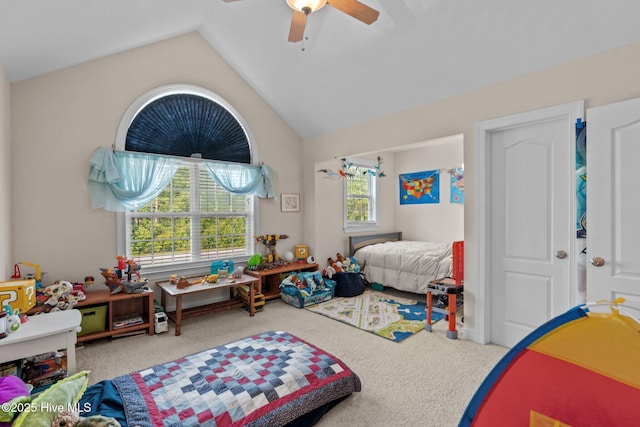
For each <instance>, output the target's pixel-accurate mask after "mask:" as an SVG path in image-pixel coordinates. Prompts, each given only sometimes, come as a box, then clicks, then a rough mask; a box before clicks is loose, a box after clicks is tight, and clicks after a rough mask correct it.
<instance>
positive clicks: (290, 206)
mask: <svg viewBox="0 0 640 427" xmlns="http://www.w3.org/2000/svg"><path fill="white" fill-rule="evenodd" d="M280 210H281V211H282V212H300V194H297V193H281V194H280Z"/></svg>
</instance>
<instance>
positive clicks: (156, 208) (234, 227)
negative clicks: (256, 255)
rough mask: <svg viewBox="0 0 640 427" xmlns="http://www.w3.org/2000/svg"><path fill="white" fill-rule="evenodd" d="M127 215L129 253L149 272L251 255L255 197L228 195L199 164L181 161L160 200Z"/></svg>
mask: <svg viewBox="0 0 640 427" xmlns="http://www.w3.org/2000/svg"><path fill="white" fill-rule="evenodd" d="M125 215H126V218H127V221H126V238H127V254H128V255H129V256H131V257H133V258H135V259H136V260H139V262H140V263H141V264H142V265H144V266H147V267H148V266H161V265H167V264H181V263H193V262H198V261H206V262H207V263H209V262H210V261H211V260H213V259H220V258H224V259H229V258H237V257H246V256H249V255H250V254H251V253H250V252H251V250H252V248H251V236H252V234H253V233H252V231H253V197H252V196H249V195H236V194H231V193H229V192H228V191H225V190H224V189H223V188H222V187H221V186H220V185H218V184H217V183H216V182H214V181H213V180H212V179H211V177H210V176H209V174H208V172H207V171H206V170H204V168H203V167H202V165H200V164H198V163H197V162H190V161H185V162H183V164H182V166H180V167H179V168H178V170H177V171H176V174H175V175H174V176H173V179H172V181H171V183H170V184H169V185H168V186H167V187H166V188H165V189H164V190H163V191H162V193H160V195H158V197H156V198H155V199H154V200H152V201H151V202H150V203H148V204H147V205H145V206H144V207H142V208H140V209H138V210H135V211H129V212H127V213H126V214H125Z"/></svg>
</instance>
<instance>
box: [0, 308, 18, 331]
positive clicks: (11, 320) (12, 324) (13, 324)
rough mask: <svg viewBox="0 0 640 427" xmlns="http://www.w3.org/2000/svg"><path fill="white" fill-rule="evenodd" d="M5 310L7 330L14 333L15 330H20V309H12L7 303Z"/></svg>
mask: <svg viewBox="0 0 640 427" xmlns="http://www.w3.org/2000/svg"><path fill="white" fill-rule="evenodd" d="M3 308H4V311H5V312H6V313H7V315H8V316H7V318H6V332H7V333H9V334H12V333H14V332H18V330H19V329H20V323H21V322H20V310H19V309H15V310H12V309H11V306H10V305H9V304H6V305H5V306H4V307H3Z"/></svg>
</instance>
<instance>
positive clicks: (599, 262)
mask: <svg viewBox="0 0 640 427" xmlns="http://www.w3.org/2000/svg"><path fill="white" fill-rule="evenodd" d="M591 264H593V265H594V266H595V267H602V266H603V265H604V259H603V258H600V257H599V256H594V257H593V258H591Z"/></svg>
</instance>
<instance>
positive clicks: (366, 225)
mask: <svg viewBox="0 0 640 427" xmlns="http://www.w3.org/2000/svg"><path fill="white" fill-rule="evenodd" d="M345 163H346V164H348V165H351V166H355V167H362V168H367V169H373V170H375V169H376V166H377V165H378V163H377V162H376V161H373V160H365V159H346V160H345ZM345 172H348V170H346V171H345ZM367 176H368V179H369V195H368V196H365V197H362V198H367V199H368V200H369V220H368V221H349V220H348V214H349V212H348V199H349V194H348V193H347V191H348V181H349V177H348V176H345V178H344V183H343V187H342V188H343V191H342V195H343V209H342V211H343V213H342V214H343V228H344V231H345V232H360V231H375V230H377V229H378V227H379V224H378V174H377V173H376V174H375V175H367Z"/></svg>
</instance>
